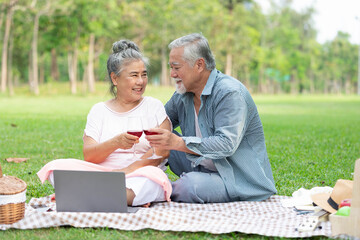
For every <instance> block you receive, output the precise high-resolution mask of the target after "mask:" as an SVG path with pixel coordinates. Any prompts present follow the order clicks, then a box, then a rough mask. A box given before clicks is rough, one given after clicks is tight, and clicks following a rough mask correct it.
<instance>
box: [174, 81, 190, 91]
mask: <svg viewBox="0 0 360 240" xmlns="http://www.w3.org/2000/svg"><path fill="white" fill-rule="evenodd" d="M173 80H174V81H175V88H176V92H177V93H178V94H184V93H186V91H187V90H186V88H185V86H184V84H183V82H182V81H181V82H180V84H178V83H177V81H178V80H179V79H177V78H173Z"/></svg>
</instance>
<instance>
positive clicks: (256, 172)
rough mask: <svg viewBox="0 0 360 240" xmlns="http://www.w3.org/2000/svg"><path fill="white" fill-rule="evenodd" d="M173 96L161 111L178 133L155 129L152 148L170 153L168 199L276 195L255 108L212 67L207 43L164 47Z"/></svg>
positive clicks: (197, 40) (199, 38)
mask: <svg viewBox="0 0 360 240" xmlns="http://www.w3.org/2000/svg"><path fill="white" fill-rule="evenodd" d="M169 48H170V57H169V64H170V68H171V77H172V78H173V80H174V81H175V82H176V92H175V93H174V95H173V96H172V97H171V99H170V100H169V101H168V102H167V103H166V105H165V109H166V112H167V115H168V116H169V118H170V120H171V122H172V124H173V128H176V127H178V126H180V129H181V134H179V133H177V132H173V133H172V132H170V131H167V130H163V129H156V131H157V132H158V135H151V136H147V139H148V140H149V141H150V144H151V145H152V146H153V147H155V148H164V149H168V150H171V153H170V157H169V159H168V161H169V166H170V169H171V170H172V171H173V172H174V173H175V174H176V175H178V176H179V177H180V178H179V179H178V180H176V181H175V182H173V183H172V186H173V193H172V195H171V199H172V200H173V201H178V202H188V203H214V202H230V201H260V200H264V199H267V198H269V197H270V196H271V195H273V194H275V193H276V188H275V184H274V179H273V176H272V171H271V166H270V163H269V159H268V156H267V152H266V146H265V138H264V131H263V127H262V123H261V120H260V117H259V114H258V111H257V108H256V105H255V103H254V101H253V99H252V97H251V96H250V94H249V92H248V90H247V89H246V88H245V86H244V85H243V84H242V83H241V82H240V81H238V80H236V79H234V78H232V77H230V76H227V75H225V74H223V73H221V72H220V71H218V70H216V69H215V59H214V57H213V54H212V52H211V50H210V47H209V44H208V41H207V39H206V38H205V37H204V36H203V35H202V34H198V33H193V34H190V35H187V36H183V37H181V38H179V39H176V40H174V41H173V42H171V43H170V44H169Z"/></svg>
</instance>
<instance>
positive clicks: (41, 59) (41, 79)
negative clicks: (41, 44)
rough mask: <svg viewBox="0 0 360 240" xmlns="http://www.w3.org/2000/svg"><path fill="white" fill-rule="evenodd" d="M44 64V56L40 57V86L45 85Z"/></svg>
mask: <svg viewBox="0 0 360 240" xmlns="http://www.w3.org/2000/svg"><path fill="white" fill-rule="evenodd" d="M43 63H44V56H41V57H40V64H39V83H40V85H42V84H44V83H45V64H43Z"/></svg>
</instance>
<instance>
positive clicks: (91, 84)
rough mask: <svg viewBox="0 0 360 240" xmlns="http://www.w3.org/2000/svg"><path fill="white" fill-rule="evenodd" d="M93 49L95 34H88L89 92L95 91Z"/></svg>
mask: <svg viewBox="0 0 360 240" xmlns="http://www.w3.org/2000/svg"><path fill="white" fill-rule="evenodd" d="M94 49H95V34H94V33H91V34H90V39H89V57H88V69H87V70H88V86H89V92H91V93H93V92H95V74H94Z"/></svg>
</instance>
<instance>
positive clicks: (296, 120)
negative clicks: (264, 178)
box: [0, 85, 360, 239]
mask: <svg viewBox="0 0 360 240" xmlns="http://www.w3.org/2000/svg"><path fill="white" fill-rule="evenodd" d="M47 88H48V89H47V91H45V93H44V94H42V95H41V96H36V97H35V96H29V95H27V94H25V93H20V94H17V95H16V96H15V97H9V96H6V95H0V135H1V138H0V146H1V147H0V164H1V166H2V169H3V173H5V174H7V175H13V176H16V177H18V178H21V179H23V180H24V181H26V182H27V184H28V188H27V201H28V200H30V198H32V197H42V196H46V195H49V194H51V193H53V189H52V187H51V185H50V184H45V185H41V184H40V181H39V180H38V178H37V176H36V172H37V171H38V170H39V169H40V168H41V167H42V166H43V165H44V164H45V163H47V162H49V161H51V160H53V159H59V158H77V159H82V134H83V129H84V126H85V123H86V116H87V113H88V111H89V109H90V108H91V106H92V105H93V104H95V103H96V102H99V101H104V100H106V99H108V98H110V95H107V94H106V93H104V92H105V91H106V87H105V86H102V85H101V86H98V88H100V89H101V90H98V92H101V93H97V94H96V93H95V94H92V95H88V94H81V93H80V94H78V95H77V96H70V95H68V94H66V93H62V92H60V93H59V92H57V91H56V87H51V86H50V87H49V86H47ZM49 89H50V90H49ZM172 91H173V90H172V88H160V87H152V86H149V87H148V89H147V92H146V95H151V96H154V97H156V98H159V99H160V100H161V101H163V102H164V103H165V102H166V100H167V99H168V98H169V97H170V96H171V94H172ZM254 100H255V102H256V103H257V106H258V110H259V113H260V117H261V119H262V123H263V126H264V131H265V138H266V144H267V149H268V154H269V158H270V162H271V165H272V169H273V174H274V178H275V182H276V187H277V189H278V194H280V195H288V196H290V195H291V194H292V192H294V191H295V190H297V189H299V188H300V187H304V188H308V189H310V188H312V187H315V186H333V185H334V184H335V182H336V180H337V179H340V178H343V179H352V172H353V168H354V162H355V160H356V159H358V158H360V141H359V133H360V97H358V96H338V95H336V96H335V95H327V96H285V95H281V96H254ZM10 157H26V158H30V159H29V160H28V161H26V162H23V163H18V164H16V163H8V162H6V161H5V158H10ZM0 235H2V236H4V238H5V239H7V238H18V239H23V238H30V239H37V238H42V239H43V238H51V239H88V238H89V239H90V238H91V239H103V238H106V239H133V238H136V239H159V238H173V239H206V238H214V239H232V238H244V237H253V238H258V237H259V236H250V235H244V234H239V233H232V234H222V235H211V234H207V233H185V232H160V231H154V230H142V231H136V232H129V231H118V230H112V229H106V228H99V229H76V228H69V227H61V228H51V229H39V230H25V231H24V230H8V231H5V232H1V233H0ZM2 238H3V237H2Z"/></svg>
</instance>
